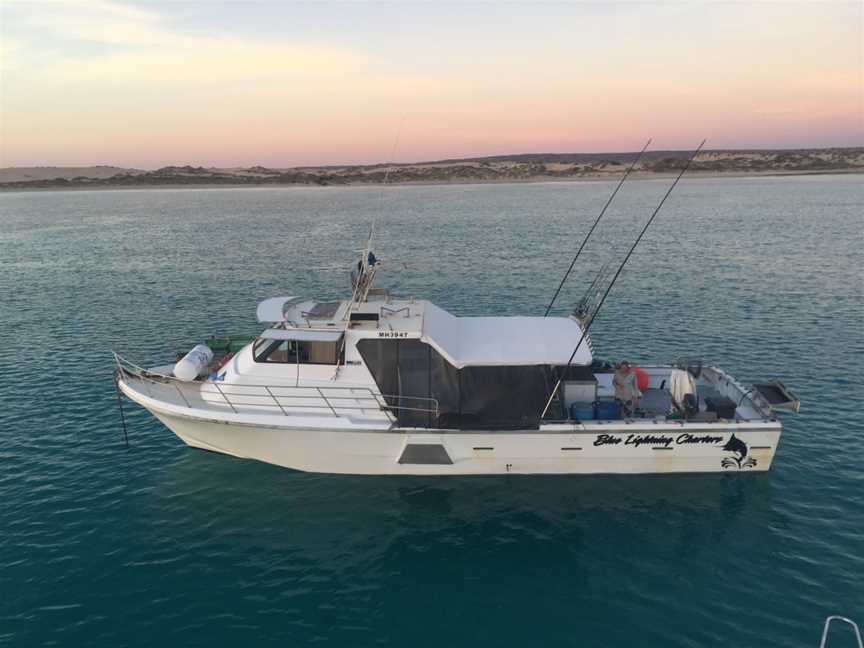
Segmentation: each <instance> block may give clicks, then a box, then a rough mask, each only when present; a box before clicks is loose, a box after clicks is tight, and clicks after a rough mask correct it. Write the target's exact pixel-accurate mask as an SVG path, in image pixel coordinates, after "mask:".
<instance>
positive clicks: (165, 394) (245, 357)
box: [114, 245, 800, 475]
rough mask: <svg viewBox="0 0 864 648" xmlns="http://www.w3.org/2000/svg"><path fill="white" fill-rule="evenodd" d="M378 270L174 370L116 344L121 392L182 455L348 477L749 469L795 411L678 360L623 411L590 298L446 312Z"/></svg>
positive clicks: (764, 456) (785, 397) (760, 468)
mask: <svg viewBox="0 0 864 648" xmlns="http://www.w3.org/2000/svg"><path fill="white" fill-rule="evenodd" d="M381 267H382V264H381V262H380V261H379V260H378V259H376V258H375V255H374V253H372V252H371V249H370V248H369V246H368V245H367V248H366V249H364V250H363V252H361V254H360V258H359V260H358V261H357V262H356V265H355V267H354V269H353V271H352V275H351V294H350V297H347V298H345V299H341V300H312V299H305V298H300V297H287V296H286V297H273V298H270V299H267V300H265V301H263V302H261V303H260V304H259V305H258V307H257V319H258V321H259V323H260V324H261V325H263V330H262V331H261V333H260V334H258V335H257V336H254V337H250V338H245V339H243V338H241V339H236V338H223V339H211V340H208V341H207V342H208V343H207V344H205V345H199V346H196V347H195V349H193V350H192V351H191V352H190V353H189V354H187V355H186V356H185V357H183V358H181V359H179V361H178V362H176V363H174V364H171V363H168V364H163V365H160V366H155V367H150V368H143V367H141V366H138V365H136V364H134V363H132V362H130V361H129V360H127V359H125V358H123V357H121V356H120V355H117V354H116V353H115V355H114V357H115V361H116V369H115V381H116V385H117V388H118V396H119V395H120V394H123V395H125V396H126V397H128V398H129V399H130V400H132V401H133V402H135V403H137V404H139V405H141V406H142V407H144V408H145V409H147V410H148V411H149V412H151V413H152V414H153V415H154V416H155V417H156V418H157V419H159V420H160V421H161V422H162V423H163V424H164V425H165V426H166V427H167V428H169V429H170V430H171V431H173V432H174V433H175V434H176V435H177V436H178V437H179V438H180V439H181V440H182V441H183V442H184V443H186V444H187V445H189V446H192V447H194V448H201V449H204V450H210V451H213V452H219V453H223V454H226V455H231V456H234V457H240V458H245V459H255V460H258V461H263V462H267V463H270V464H275V465H277V466H283V467H286V468H291V469H296V470H301V471H310V472H318V473H342V474H358V475H483V474H486V475H488V474H508V473H509V474H602V473H637V474H645V473H696V472H715V473H716V472H735V473H757V472H764V471H767V470H769V469H770V467H771V465H772V461H773V459H774V456H775V454H776V452H777V447H778V445H779V442H780V436H781V429H782V426H781V422H780V421H779V420H778V417H777V412H778V411H780V410H791V411H798V409H799V407H800V400H799V399H798V398H797V396H796V395H795V394H794V393H793V392H791V391H790V390H789V389H788V388H787V387H786V386H785V384H784V383H783V382H782V381H780V380H771V381H767V382H763V383H758V384H754V385H750V386H744V385H742V384H741V383H739V382H738V381H737V380H735V379H734V378H733V377H732V376H730V375H729V374H728V373H726V372H725V371H724V370H722V369H721V368H719V367H718V366H715V365H713V364H709V363H702V362H700V361H698V360H678V361H674V362H669V363H666V364H650V365H642V366H640V367H639V368H638V369H639V380H640V381H641V382H642V383H643V384H642V385H641V386H640V387H641V388H642V389H641V399H639V401H638V403H637V404H636V406H635V408H634V409H632V410H631V411H627V412H622V410H621V406H620V405H621V404H620V402H619V400H616V389H615V386H614V374H615V371H616V368H615V367H614V366H612V364H611V363H609V362H605V361H603V360H601V359H598V358H596V357H595V354H594V345H593V343H592V341H591V338H590V334H589V332H588V328H589V327H590V323H591V321H593V315H594V314H596V307H595V309H594V310H593V311H592V308H591V307H590V304H589V303H588V302H590V299H588V300H586V299H583V301H582V302H580V305H579V306H577V308H576V309H575V310H574V312H573V313H571V314H570V315H569V316H566V317H564V316H562V317H553V316H548V317H546V316H543V317H540V316H500V315H492V316H487V317H458V316H455V315H453V314H451V313H449V312H447V311H446V310H445V309H443V308H441V307H439V306H437V305H435V304H433V303H432V302H430V301H426V300H422V299H416V298H415V297H413V296H397V295H391V294H390V292H389V291H388V290H387V289H385V288H379V287H376V286H375V281H376V278H377V275H378V272H379V270H380V268H381ZM574 349H575V351H574ZM124 425H125V423H124Z"/></svg>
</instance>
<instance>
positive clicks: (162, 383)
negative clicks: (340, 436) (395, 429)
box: [112, 352, 438, 423]
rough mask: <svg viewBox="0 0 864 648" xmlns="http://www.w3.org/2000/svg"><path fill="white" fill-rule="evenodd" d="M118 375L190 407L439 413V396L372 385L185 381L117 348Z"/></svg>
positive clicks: (332, 412)
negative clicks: (377, 388) (389, 392)
mask: <svg viewBox="0 0 864 648" xmlns="http://www.w3.org/2000/svg"><path fill="white" fill-rule="evenodd" d="M112 355H113V356H114V363H115V365H116V369H115V370H114V376H115V380H118V381H119V380H135V381H138V382H139V384H140V385H141V386H142V387H143V388H144V390H145V391H146V393H147V395H148V396H150V397H151V398H154V399H156V400H163V401H166V400H167V401H168V402H171V403H173V404H175V405H182V406H185V407H188V408H190V409H211V410H213V409H215V410H220V411H226V410H230V411H231V412H233V413H235V414H240V413H256V414H260V413H262V408H264V409H266V410H267V412H266V413H277V414H279V413H281V414H283V415H285V416H292V415H298V414H307V415H308V414H317V415H324V416H335V417H348V416H358V415H359V416H364V415H366V416H368V415H369V414H370V413H383V414H384V415H385V416H386V417H387V419H388V420H389V421H390V422H391V423H392V422H396V421H397V420H398V415H399V413H401V412H417V413H422V414H429V415H430V416H432V417H435V418H437V417H438V400H437V399H435V398H422V397H414V396H396V395H387V394H381V393H379V392H377V391H374V390H372V389H370V388H368V387H343V386H329V385H328V386H323V387H322V386H316V385H262V384H247V383H242V384H239V383H238V384H225V383H221V384H220V383H219V382H218V381H214V380H210V379H206V380H197V381H194V382H184V381H182V380H179V379H177V378H175V377H174V376H171V375H168V374H167V373H160V372H159V371H157V370H154V369H145V368H144V367H141V366H139V365H136V364H135V363H133V362H130V361H129V360H126V359H125V358H123V357H122V356H120V355H118V354H117V353H115V352H112Z"/></svg>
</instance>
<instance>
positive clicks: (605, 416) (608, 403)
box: [594, 400, 621, 421]
mask: <svg viewBox="0 0 864 648" xmlns="http://www.w3.org/2000/svg"><path fill="white" fill-rule="evenodd" d="M594 406H595V409H596V413H597V420H598V421H617V420H618V419H619V418H621V407H620V405H619V404H618V401H616V400H598V401H597V402H596V403H595V404H594Z"/></svg>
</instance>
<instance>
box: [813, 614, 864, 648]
mask: <svg viewBox="0 0 864 648" xmlns="http://www.w3.org/2000/svg"><path fill="white" fill-rule="evenodd" d="M833 621H839V622H841V623H848V624H849V625H850V626H852V632H853V633H855V640H856V641H857V642H858V648H864V643H862V641H861V631H860V630H859V629H858V624H857V623H855V622H854V621H853V620H852V619H847V618H846V617H844V616H837V615H836V614H835V615H831V616H829V617H828V618H827V619H825V625H824V626H823V627H822V641H820V642H819V648H826V646H827V641H828V630H829V629H830V628H831V623H832V622H833Z"/></svg>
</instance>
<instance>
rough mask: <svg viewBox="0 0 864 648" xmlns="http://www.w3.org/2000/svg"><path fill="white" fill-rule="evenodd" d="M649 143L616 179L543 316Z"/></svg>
mask: <svg viewBox="0 0 864 648" xmlns="http://www.w3.org/2000/svg"><path fill="white" fill-rule="evenodd" d="M650 144H651V138H650V137H649V138H648V141H647V142H645V146H643V147H642V150H641V151H639V154H638V155H637V156H636V157H635V158H634V159H633V161H632V162H631V163H630V166H629V167H627V170H626V171H625V172H624V175H623V176H621V179H620V180H619V181H618V185H617V186H616V187H615V191H613V192H612V195H611V196H609V200H607V201H606V204H605V205H603V209H601V210H600V215H599V216H598V217H597V220H595V221H594V224H593V225H592V226H591V229H589V230H588V233H587V234H586V235H585V238H584V239H582V245H580V246H579V249H578V250H577V251H576V256H574V257H573V260H572V261H571V262H570V267H569V268H567V272H565V273H564V278H563V279H561V283H560V284H558V289H557V290H556V291H555V294H554V295H553V296H552V301H550V302H549V305H548V306H547V307H546V312H545V313H543V317H547V316H548V315H549V311H550V310H552V305H553V304H554V303H555V300H556V299H558V294H559V293H560V292H561V289H562V288H563V287H564V282H566V281H567V277H569V276H570V273H571V272H572V271H573V266H575V265H576V259H578V258H579V255H580V254H582V250H583V249H584V248H585V244H586V243H587V242H588V239H589V238H591V234H593V233H594V228H595V227H597V223H599V222H600V219H601V218H603V214H605V213H606V210H607V209H608V208H609V205H611V204H612V201H613V200H614V199H615V196H616V195H617V194H618V190H619V189H620V188H621V185H623V184H624V181H625V180H626V179H627V176H629V175H630V172H631V171H632V170H633V167H635V166H636V163H637V162H639V159H640V158H641V157H642V154H643V153H645V149H647V148H648V146H649V145H650Z"/></svg>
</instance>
